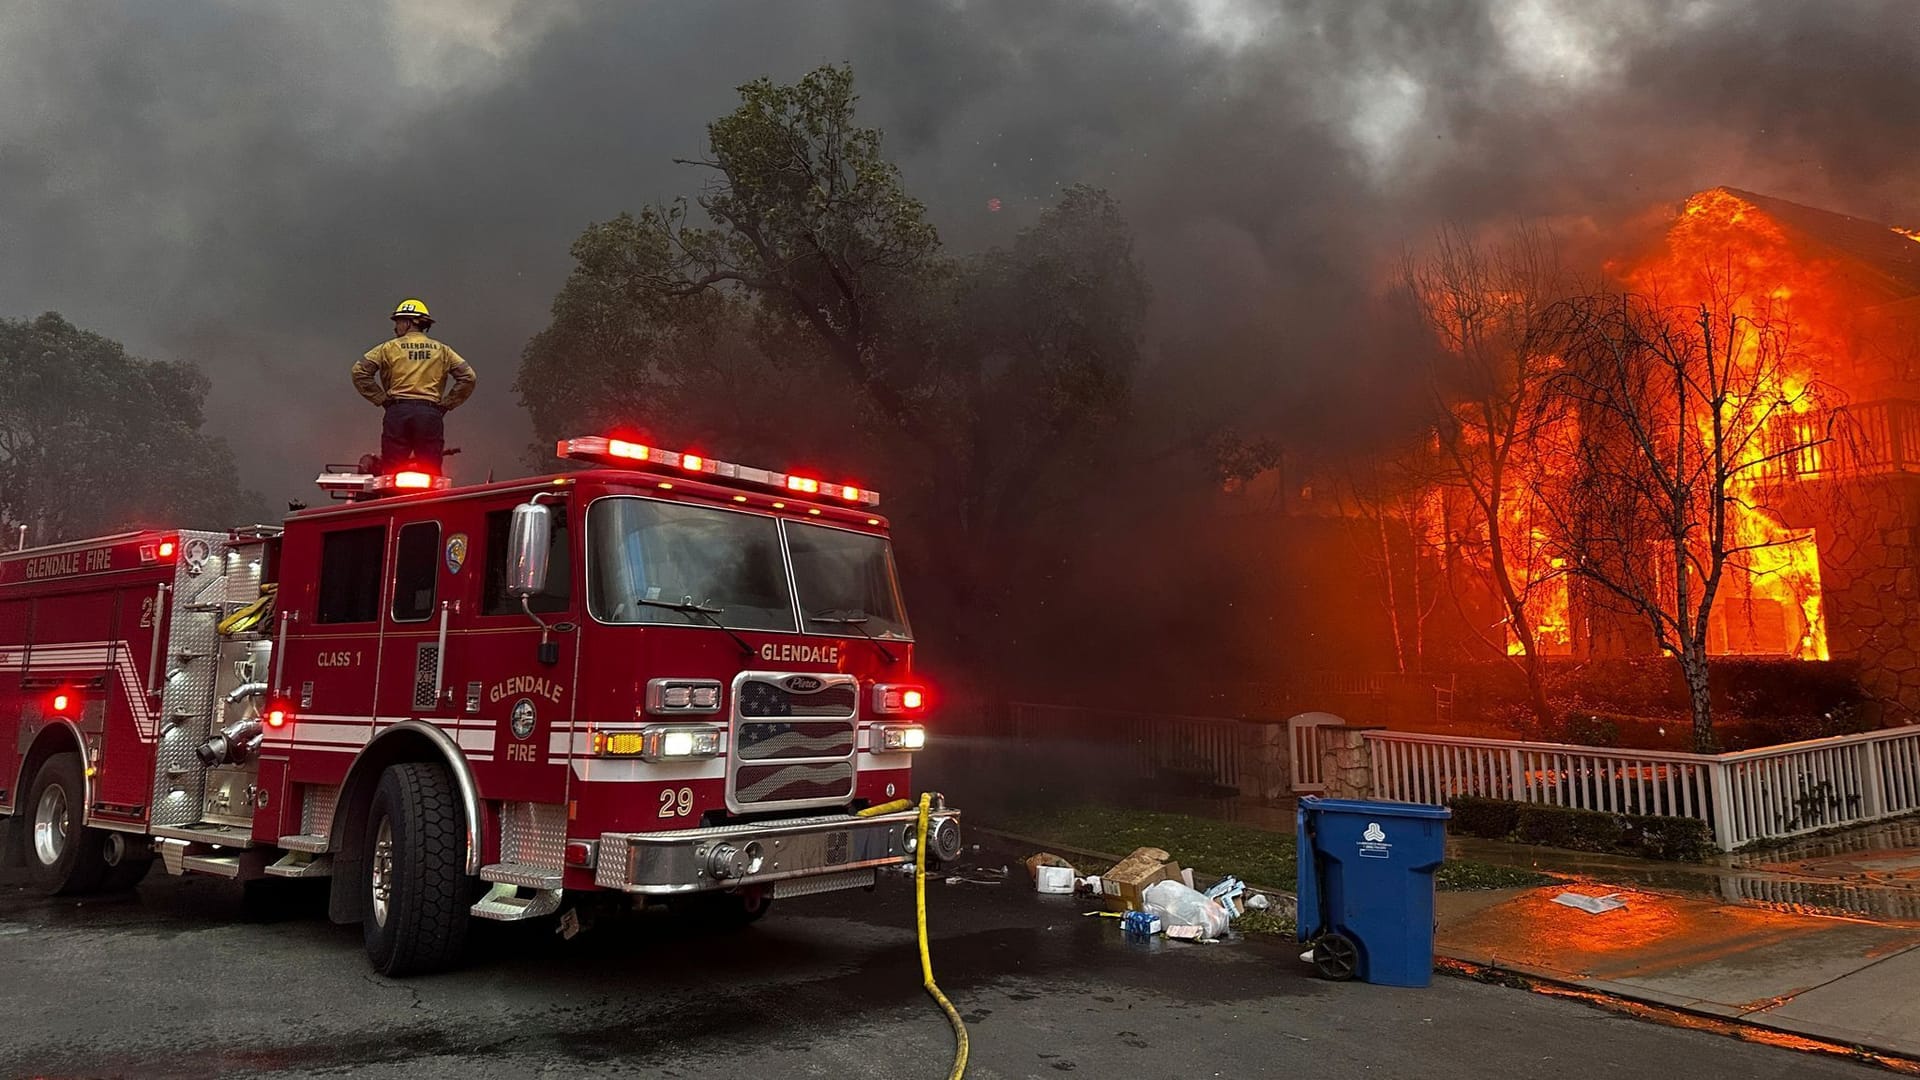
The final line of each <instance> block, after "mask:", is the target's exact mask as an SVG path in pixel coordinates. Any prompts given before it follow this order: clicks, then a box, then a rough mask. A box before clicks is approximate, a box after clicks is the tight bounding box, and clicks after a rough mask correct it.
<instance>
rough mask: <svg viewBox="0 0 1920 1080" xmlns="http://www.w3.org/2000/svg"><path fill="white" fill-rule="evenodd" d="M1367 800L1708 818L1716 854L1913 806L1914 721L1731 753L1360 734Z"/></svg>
mask: <svg viewBox="0 0 1920 1080" xmlns="http://www.w3.org/2000/svg"><path fill="white" fill-rule="evenodd" d="M1365 738H1366V741H1367V744H1368V747H1369V749H1370V750H1371V752H1372V758H1373V784H1374V792H1373V793H1374V796H1375V797H1376V798H1381V799H1389V800H1393V801H1396V802H1415V803H1442V802H1445V801H1446V800H1447V799H1449V798H1451V797H1453V796H1456V795H1478V796H1481V797H1484V798H1491V799H1506V800H1510V801H1513V802H1521V803H1544V804H1547V805H1551V806H1570V807H1575V808H1578V809H1582V810H1605V811H1611V812H1614V813H1625V814H1646V815H1653V816H1659V817H1685V818H1693V819H1695V820H1698V821H1704V822H1706V823H1707V824H1708V825H1709V826H1710V827H1711V828H1712V830H1713V837H1714V842H1715V844H1716V845H1718V847H1719V848H1720V850H1722V851H1732V850H1734V849H1735V848H1738V847H1740V846H1742V845H1744V844H1748V843H1752V842H1753V841H1755V840H1774V839H1782V838H1785V837H1790V836H1798V835H1801V834H1804V833H1810V832H1815V831H1817V830H1820V829H1827V828H1832V827H1834V826H1836V825H1854V824H1860V823H1864V822H1869V821H1877V820H1880V819H1882V818H1889V817H1895V816H1898V815H1900V814H1908V813H1914V812H1916V811H1920V726H1910V727H1904V728H1893V729H1890V730H1887V731H1875V732H1869V733H1867V734H1863V735H1842V736H1838V737H1835V738H1831V739H1815V740H1812V741H1809V742H1800V743H1790V744H1787V745H1785V746H1770V747H1766V748H1765V749H1761V750H1747V751H1742V752H1740V753H1733V754H1681V753H1671V752H1666V751H1659V750H1605V749H1597V748H1594V747H1591V746H1569V745H1564V744H1561V743H1527V742H1505V741H1502V740H1498V739H1464V738H1457V737H1453V736H1446V735H1421V734H1414V733H1411V732H1398V731H1369V732H1367V733H1366V735H1365Z"/></svg>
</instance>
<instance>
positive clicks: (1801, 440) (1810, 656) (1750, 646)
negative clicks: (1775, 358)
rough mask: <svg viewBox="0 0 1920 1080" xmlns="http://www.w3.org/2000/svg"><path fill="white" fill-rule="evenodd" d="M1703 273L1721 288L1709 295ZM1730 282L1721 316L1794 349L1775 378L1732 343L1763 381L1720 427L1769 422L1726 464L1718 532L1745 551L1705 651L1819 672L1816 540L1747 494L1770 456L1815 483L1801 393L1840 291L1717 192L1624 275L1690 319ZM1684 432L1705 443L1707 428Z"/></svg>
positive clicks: (1818, 453) (1834, 345) (1729, 196)
mask: <svg viewBox="0 0 1920 1080" xmlns="http://www.w3.org/2000/svg"><path fill="white" fill-rule="evenodd" d="M1916 239H1920V237H1916ZM1709 273H1717V274H1719V275H1720V276H1721V278H1722V280H1721V281H1719V282H1718V283H1717V284H1716V283H1715V282H1713V281H1711V280H1709V278H1708V276H1707V275H1708V274H1709ZM1729 276H1730V277H1732V278H1733V279H1734V280H1733V282H1732V285H1733V287H1734V291H1735V292H1736V294H1737V296H1738V297H1739V298H1738V299H1736V300H1735V301H1734V309H1735V310H1734V311H1733V312H1732V313H1731V314H1734V315H1738V316H1741V317H1744V318H1747V319H1753V320H1762V321H1768V320H1770V321H1772V322H1773V323H1775V324H1776V325H1785V326H1789V327H1791V333H1792V336H1793V339H1794V341H1795V345H1796V347H1795V348H1794V349H1792V350H1791V351H1789V352H1787V353H1785V354H1784V356H1785V363H1784V364H1783V365H1778V366H1779V367H1784V370H1774V369H1773V368H1774V365H1769V368H1768V369H1763V368H1761V367H1759V366H1757V365H1760V364H1761V363H1762V362H1763V361H1762V360H1761V358H1760V357H1759V355H1758V349H1759V348H1760V347H1761V345H1760V343H1759V339H1758V337H1757V336H1752V335H1750V336H1749V337H1748V339H1747V340H1746V341H1744V342H1743V347H1742V351H1741V355H1740V356H1738V357H1737V358H1736V363H1739V364H1742V365H1744V370H1745V371H1747V372H1748V373H1749V375H1751V374H1753V373H1757V372H1762V371H1763V370H1765V371H1766V374H1767V377H1766V378H1763V379H1762V380H1761V384H1760V385H1758V386H1754V387H1752V391H1753V392H1752V393H1751V394H1750V395H1749V396H1748V397H1747V398H1745V399H1737V400H1734V401H1731V402H1729V403H1728V405H1727V406H1726V413H1727V415H1728V416H1729V417H1741V418H1750V417H1753V416H1757V415H1761V414H1768V415H1770V416H1773V417H1777V418H1779V421H1778V422H1769V423H1766V424H1764V425H1760V426H1759V427H1758V428H1757V430H1756V433H1755V437H1754V438H1752V439H1750V440H1748V441H1746V443H1745V444H1744V446H1742V447H1741V450H1740V453H1741V458H1740V460H1738V461H1736V463H1735V464H1736V467H1737V468H1738V469H1739V470H1740V471H1739V472H1738V473H1737V479H1736V481H1735V485H1734V490H1733V491H1731V492H1730V494H1731V495H1732V496H1733V498H1732V499H1731V500H1730V502H1731V504H1732V505H1731V506H1730V508H1729V509H1730V512H1731V519H1730V521H1729V523H1728V524H1729V529H1730V532H1731V544H1732V545H1733V546H1735V547H1738V548H1743V549H1745V550H1744V551H1742V552H1741V553H1740V554H1738V555H1736V556H1735V557H1734V558H1732V559H1730V560H1729V562H1730V565H1729V567H1728V573H1727V574H1726V575H1725V576H1724V578H1723V583H1722V588H1721V592H1720V594H1719V595H1718V597H1717V599H1716V601H1715V606H1714V611H1713V622H1712V626H1711V628H1710V634H1709V637H1710V640H1711V648H1712V651H1714V652H1716V653H1722V654H1728V653H1733V654H1742V653H1744V654H1755V655H1775V656H1778V655H1783V654H1784V655H1787V656H1792V657H1795V658H1798V659H1803V660H1816V659H1817V660H1825V659H1827V657H1828V651H1827V627H1826V615H1825V611H1824V607H1823V604H1822V594H1821V588H1820V554H1819V548H1818V545H1817V542H1816V537H1815V536H1814V532H1813V530H1811V529H1794V528H1791V527H1789V526H1788V525H1787V524H1786V523H1784V522H1782V521H1781V520H1779V519H1778V518H1777V517H1775V516H1774V515H1773V514H1770V513H1768V512H1767V511H1766V510H1764V509H1761V508H1760V505H1761V504H1763V503H1764V502H1765V501H1766V500H1765V499H1764V498H1763V497H1760V495H1759V493H1758V491H1757V489H1758V488H1759V487H1760V486H1761V485H1762V484H1764V483H1766V482H1767V476H1766V475H1763V474H1765V473H1766V471H1767V468H1766V467H1767V465H1768V464H1769V463H1770V462H1771V460H1772V459H1773V458H1774V457H1775V456H1776V455H1787V456H1788V457H1790V458H1791V463H1792V472H1793V474H1794V475H1795V476H1798V477H1801V478H1811V477H1812V476H1817V475H1818V474H1820V472H1821V471H1822V468H1823V466H1824V465H1825V461H1824V457H1825V454H1824V450H1825V448H1824V446H1823V445H1821V443H1822V440H1821V439H1820V438H1819V434H1820V429H1819V427H1818V425H1817V424H1816V423H1814V422H1813V421H1812V420H1811V419H1810V418H1808V419H1803V418H1807V417H1808V414H1809V413H1811V412H1812V411H1813V410H1814V409H1815V408H1816V406H1817V405H1818V404H1819V402H1818V401H1817V400H1816V397H1815V394H1814V393H1813V392H1812V391H1811V390H1810V387H1813V386H1815V385H1817V384H1819V382H1820V379H1821V376H1822V372H1821V370H1820V367H1821V366H1822V365H1821V361H1822V360H1823V359H1824V358H1826V357H1831V356H1837V355H1840V354H1841V353H1840V343H1841V341H1842V340H1843V339H1844V336H1845V328H1844V326H1843V324H1842V317H1841V313H1840V309H1839V307H1838V300H1839V297H1838V295H1837V294H1838V291H1839V290H1838V286H1837V283H1836V282H1835V280H1834V275H1833V271H1832V268H1831V266H1830V265H1828V264H1826V263H1823V262H1821V261H1820V260H1818V259H1814V258H1811V257H1809V256H1807V255H1806V254H1804V253H1802V252H1800V251H1797V250H1795V248H1794V245H1793V243H1792V241H1791V239H1790V238H1789V237H1788V236H1787V234H1786V232H1785V231H1784V230H1783V229H1782V228H1781V227H1780V225H1779V223H1777V222H1776V221H1774V220H1773V219H1772V218H1771V217H1769V216H1768V215H1767V213H1766V212H1765V211H1764V210H1762V209H1760V208H1759V207H1757V206H1755V205H1754V204H1752V203H1751V202H1749V201H1747V200H1746V199H1743V198H1741V197H1739V196H1738V195H1735V194H1734V193H1732V192H1730V191H1727V190H1725V189H1721V188H1716V189H1713V190H1711V191H1703V192H1700V193H1699V194H1697V195H1694V196H1693V197H1692V198H1690V199H1688V200H1687V203H1686V206H1685V212H1684V213H1682V214H1681V215H1680V216H1678V217H1677V218H1676V219H1675V220H1674V223H1673V225H1672V226H1671V228H1670V229H1669V230H1668V232H1667V236H1666V243H1665V245H1664V248H1663V249H1662V250H1660V251H1658V252H1656V253H1654V254H1653V255H1652V256H1651V257H1649V258H1647V259H1645V260H1644V261H1642V262H1641V263H1640V264H1639V265H1638V266H1636V267H1634V268H1633V269H1632V270H1631V271H1630V272H1629V273H1628V275H1627V279H1628V282H1629V284H1630V285H1631V286H1632V287H1634V288H1635V289H1637V290H1640V291H1643V292H1653V291H1658V292H1659V293H1660V294H1661V295H1662V298H1663V300H1665V301H1666V302H1669V303H1673V304H1676V305H1679V306H1684V307H1699V306H1701V305H1703V304H1705V305H1708V306H1714V302H1715V296H1716V293H1717V292H1718V291H1719V290H1723V289H1726V288H1727V287H1728V285H1729V282H1728V281H1727V280H1725V279H1726V278H1727V277H1729ZM1722 295H1724V294H1722ZM1695 422H1696V423H1698V424H1700V425H1701V427H1702V430H1703V432H1704V431H1705V430H1706V429H1707V428H1708V427H1710V425H1711V423H1712V417H1711V416H1703V417H1696V418H1695Z"/></svg>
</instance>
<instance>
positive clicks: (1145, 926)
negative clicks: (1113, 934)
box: [1120, 911, 1163, 937]
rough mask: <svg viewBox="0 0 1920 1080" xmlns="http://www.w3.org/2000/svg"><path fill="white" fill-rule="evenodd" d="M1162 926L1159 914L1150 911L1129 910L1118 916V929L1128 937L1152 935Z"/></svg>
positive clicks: (1158, 931)
mask: <svg viewBox="0 0 1920 1080" xmlns="http://www.w3.org/2000/svg"><path fill="white" fill-rule="evenodd" d="M1162 928H1163V924H1162V923H1161V922H1160V916H1158V915H1155V914H1154V913H1152V912H1150V911H1129V912H1127V913H1126V914H1125V915H1123V916H1121V918H1120V929H1121V930H1122V931H1123V932H1124V933H1125V934H1126V935H1127V936H1128V937H1153V936H1154V935H1155V934H1158V933H1160V931H1161V929H1162Z"/></svg>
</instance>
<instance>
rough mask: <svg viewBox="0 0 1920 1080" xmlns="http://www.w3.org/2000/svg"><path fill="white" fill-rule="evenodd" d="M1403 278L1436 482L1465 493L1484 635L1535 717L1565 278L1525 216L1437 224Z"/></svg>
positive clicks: (1548, 575) (1545, 710) (1541, 711)
mask: <svg viewBox="0 0 1920 1080" xmlns="http://www.w3.org/2000/svg"><path fill="white" fill-rule="evenodd" d="M1402 285H1403V288H1404V289H1405V292H1406V294H1407V296H1408V298H1409V299H1410V300H1411V302H1412V303H1413V305H1414V306H1415V308H1416V310H1417V311H1418V312H1419V314H1420V316H1421V319H1422V321H1423V322H1424V323H1425V325H1426V327H1427V329H1428V330H1429V331H1430V332H1431V333H1432V335H1433V337H1434V339H1435V341H1436V343H1437V346H1438V347H1437V348H1436V349H1434V350H1432V351H1431V352H1430V353H1429V354H1428V355H1427V356H1426V359H1425V364H1424V374H1425V378H1426V383H1427V387H1428V390H1429V397H1430V406H1431V410H1432V411H1431V422H1432V427H1433V432H1434V436H1435V441H1436V446H1437V450H1438V454H1437V457H1438V458H1439V460H1440V462H1441V464H1442V469H1441V472H1440V476H1439V480H1440V483H1441V484H1442V485H1444V486H1447V487H1451V488H1454V489H1457V490H1458V491H1460V492H1463V493H1464V494H1465V496H1466V501H1467V504H1468V507H1469V509H1470V511H1471V514H1472V516H1473V518H1474V519H1475V520H1473V521H1471V522H1470V523H1469V526H1470V528H1471V529H1473V530H1474V531H1476V532H1479V533H1481V534H1482V535H1484V537H1485V548H1484V551H1483V552H1482V553H1481V555H1480V557H1478V558H1475V559H1474V560H1473V561H1472V563H1473V566H1474V568H1475V569H1476V571H1477V572H1478V576H1479V577H1480V578H1481V579H1482V580H1483V582H1484V584H1485V587H1486V589H1487V591H1488V592H1489V593H1490V594H1491V595H1493V596H1494V597H1496V598H1497V599H1498V601H1499V603H1500V606H1501V608H1502V609H1503V611H1504V613H1505V620H1504V630H1505V633H1503V634H1500V635H1499V636H1498V638H1496V637H1494V636H1491V635H1483V640H1484V641H1485V643H1486V645H1487V646H1488V648H1489V649H1490V650H1492V651H1493V652H1495V653H1496V654H1497V655H1501V656H1509V657H1510V658H1511V659H1512V660H1513V662H1514V663H1515V664H1516V665H1517V666H1518V667H1519V668H1520V670H1521V671H1522V672H1523V673H1524V674H1525V676H1526V680H1527V693H1528V699H1529V701H1530V703H1531V705H1532V708H1533V711H1534V714H1535V715H1536V716H1537V717H1538V718H1540V719H1542V720H1545V719H1547V718H1548V717H1549V715H1550V713H1551V707H1550V706H1549V705H1548V702H1547V695H1546V679H1545V663H1544V653H1545V648H1544V646H1545V644H1546V643H1545V642H1543V640H1542V636H1541V633H1540V629H1541V626H1540V623H1539V610H1538V601H1539V598H1540V597H1541V596H1542V595H1544V593H1545V589H1546V588H1547V587H1548V586H1549V583H1550V582H1552V581H1553V579H1554V578H1556V577H1557V576H1559V573H1560V571H1559V568H1557V567H1555V566H1553V565H1552V562H1551V559H1549V558H1548V557H1547V556H1546V554H1545V550H1546V549H1545V544H1544V536H1543V535H1542V532H1543V530H1542V529H1541V528H1540V522H1539V521H1538V520H1537V519H1538V517H1539V515H1538V509H1539V508H1538V507H1537V506H1536V505H1535V495H1536V493H1537V491H1538V485H1537V484H1535V483H1533V478H1534V475H1535V473H1537V471H1538V470H1537V469H1536V468H1535V466H1534V460H1533V459H1534V458H1535V456H1536V455H1535V451H1534V446H1535V443H1536V442H1537V441H1538V440H1539V438H1540V436H1541V435H1542V433H1543V432H1546V431H1548V430H1551V429H1552V428H1553V426H1554V425H1555V424H1557V423H1560V422H1561V418H1560V417H1559V416H1558V415H1556V413H1555V409H1554V406H1555V404H1556V401H1557V399H1555V398H1553V397H1552V396H1551V395H1548V394H1547V393H1545V388H1546V386H1547V382H1548V380H1549V378H1550V376H1551V375H1552V373H1553V372H1554V370H1555V369H1556V367H1557V364H1558V356H1559V351H1560V348H1561V344H1562V336H1563V324H1562V322H1561V320H1562V318H1563V316H1564V315H1565V313H1566V309H1565V307H1564V306H1563V305H1562V304H1561V303H1560V301H1562V300H1563V299H1564V298H1565V297H1566V296H1567V295H1569V290H1568V277H1567V275H1566V273H1565V272H1564V271H1563V269H1562V267H1561V262H1560V257H1559V252H1558V250H1557V247H1556V245H1555V242H1554V239H1553V236H1552V235H1551V234H1550V233H1548V232H1546V231H1545V230H1543V229H1540V228H1537V227H1534V226H1531V225H1527V224H1524V223H1523V224H1521V225H1519V226H1516V227H1515V228H1514V229H1513V230H1512V231H1511V232H1509V233H1508V234H1507V235H1506V236H1505V237H1503V238H1501V239H1500V240H1498V241H1497V242H1493V243H1482V242H1480V241H1478V240H1476V239H1474V238H1473V237H1471V236H1469V235H1468V234H1467V233H1466V232H1464V231H1463V230H1461V229H1458V228H1447V229H1443V230H1441V232H1440V233H1439V235H1438V236H1437V237H1436V239H1435V243H1434V246H1433V249H1432V250H1431V251H1430V252H1429V253H1427V254H1426V255H1424V256H1421V257H1413V256H1409V258H1408V259H1407V262H1406V265H1405V268H1404V271H1403V274H1402ZM1559 629H1561V630H1562V631H1563V630H1564V625H1563V626H1561V627H1560V628H1559Z"/></svg>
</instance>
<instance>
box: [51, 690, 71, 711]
mask: <svg viewBox="0 0 1920 1080" xmlns="http://www.w3.org/2000/svg"><path fill="white" fill-rule="evenodd" d="M68 704H70V702H69V700H68V698H67V695H65V694H55V695H53V711H54V712H57V713H63V712H66V711H67V705H68Z"/></svg>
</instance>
